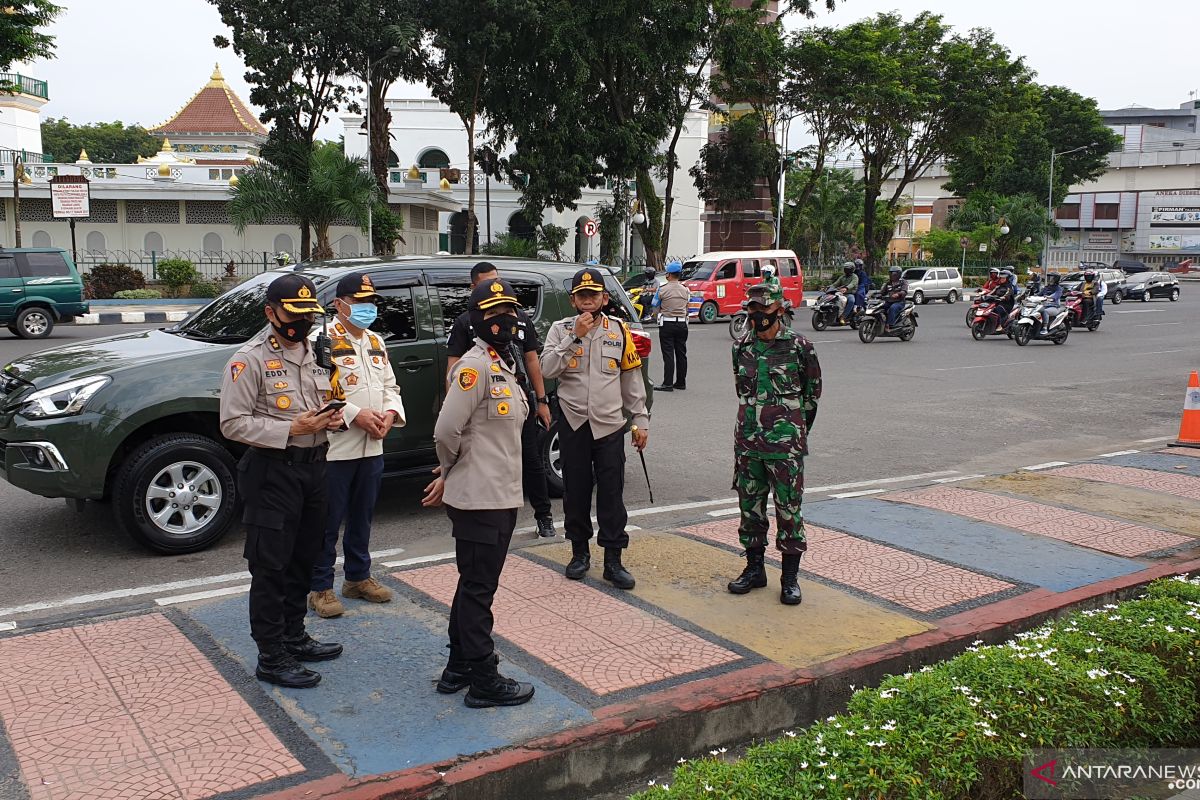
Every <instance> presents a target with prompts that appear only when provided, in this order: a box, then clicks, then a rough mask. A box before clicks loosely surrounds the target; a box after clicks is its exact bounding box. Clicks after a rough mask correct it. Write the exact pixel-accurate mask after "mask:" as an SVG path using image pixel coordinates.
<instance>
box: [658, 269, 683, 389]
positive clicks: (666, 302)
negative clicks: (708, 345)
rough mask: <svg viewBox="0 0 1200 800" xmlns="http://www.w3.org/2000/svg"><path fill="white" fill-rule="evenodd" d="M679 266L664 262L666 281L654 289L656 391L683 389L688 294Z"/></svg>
mask: <svg viewBox="0 0 1200 800" xmlns="http://www.w3.org/2000/svg"><path fill="white" fill-rule="evenodd" d="M682 274H683V265H682V264H680V263H679V262H678V261H672V262H671V263H670V264H667V282H666V283H665V284H663V285H662V287H661V288H659V290H658V304H659V309H658V311H659V313H658V341H659V344H660V345H661V347H662V359H663V382H662V385H661V386H655V387H654V390H655V391H657V392H671V391H674V390H675V389H678V390H680V391H683V390H684V389H686V388H687V368H688V362H687V340H688V301H689V300H691V299H692V293H691V292H690V291H688V288H687V287H686V286H684V285H683V284H682V283H680V281H679V278H680V277H681V276H682Z"/></svg>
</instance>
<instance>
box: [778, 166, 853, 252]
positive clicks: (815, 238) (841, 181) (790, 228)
mask: <svg viewBox="0 0 1200 800" xmlns="http://www.w3.org/2000/svg"><path fill="white" fill-rule="evenodd" d="M817 170H818V167H817V166H816V164H814V163H810V164H809V165H808V166H806V167H801V168H797V169H793V170H791V171H790V172H788V176H787V181H786V195H785V196H786V198H787V204H786V205H785V206H784V209H783V236H782V237H781V241H782V242H783V243H784V245H783V246H784V247H787V248H789V249H791V250H794V251H796V253H798V254H802V255H803V256H805V257H808V258H818V259H819V260H821V261H822V262H824V261H827V260H829V259H830V258H834V257H839V256H843V255H844V254H846V253H848V252H849V251H850V249H851V248H852V247H854V245H855V244H856V242H857V238H856V237H857V233H858V224H859V221H860V220H861V219H862V198H863V188H862V183H861V182H860V181H858V180H856V179H855V177H854V173H853V172H852V171H851V170H848V169H823V170H822V171H821V172H820V174H819V175H818V176H817V178H816V179H814V178H813V173H814V172H817ZM810 185H811V186H812V188H811V189H809V188H808V187H809V186H810ZM806 193H807V198H804V195H805V194H806ZM802 198H804V201H803V202H801V200H802ZM793 203H795V205H792V204H793Z"/></svg>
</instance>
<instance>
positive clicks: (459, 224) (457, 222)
mask: <svg viewBox="0 0 1200 800" xmlns="http://www.w3.org/2000/svg"><path fill="white" fill-rule="evenodd" d="M467 221H468V219H467V212H466V210H465V209H464V210H463V211H455V212H454V213H453V214H451V215H450V252H451V253H454V254H455V255H459V254H461V253H465V252H467ZM471 241H472V247H471V252H472V253H478V252H479V225H478V223H477V224H476V225H475V235H474V236H473V237H472V239H471Z"/></svg>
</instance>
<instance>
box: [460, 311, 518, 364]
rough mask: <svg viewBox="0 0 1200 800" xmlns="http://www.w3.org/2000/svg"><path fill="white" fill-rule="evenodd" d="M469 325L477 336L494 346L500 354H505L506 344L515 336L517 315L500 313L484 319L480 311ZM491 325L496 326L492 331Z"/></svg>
mask: <svg viewBox="0 0 1200 800" xmlns="http://www.w3.org/2000/svg"><path fill="white" fill-rule="evenodd" d="M471 327H472V328H474V329H475V335H476V336H477V337H479V338H480V339H482V340H483V341H484V342H486V343H487V344H490V345H491V346H492V347H494V348H496V351H497V352H499V353H500V355H505V354H506V353H507V351H508V346H509V345H510V344H511V343H512V341H513V340H514V339H516V338H517V315H516V314H500V315H498V316H495V317H489V318H488V319H484V318H483V314H482V313H480V314H479V315H478V317H477V318H475V319H472V320H471ZM493 327H495V328H496V332H494V333H493V332H492V328H493Z"/></svg>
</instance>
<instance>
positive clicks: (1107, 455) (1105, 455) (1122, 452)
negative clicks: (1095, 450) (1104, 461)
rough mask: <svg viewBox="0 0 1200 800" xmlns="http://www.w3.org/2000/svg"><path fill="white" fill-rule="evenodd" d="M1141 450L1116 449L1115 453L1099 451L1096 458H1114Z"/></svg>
mask: <svg viewBox="0 0 1200 800" xmlns="http://www.w3.org/2000/svg"><path fill="white" fill-rule="evenodd" d="M1140 452H1142V451H1141V450H1118V451H1117V452H1115V453H1101V454H1100V455H1098V456H1096V458H1116V457H1117V456H1131V455H1133V454H1134V453H1140Z"/></svg>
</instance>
